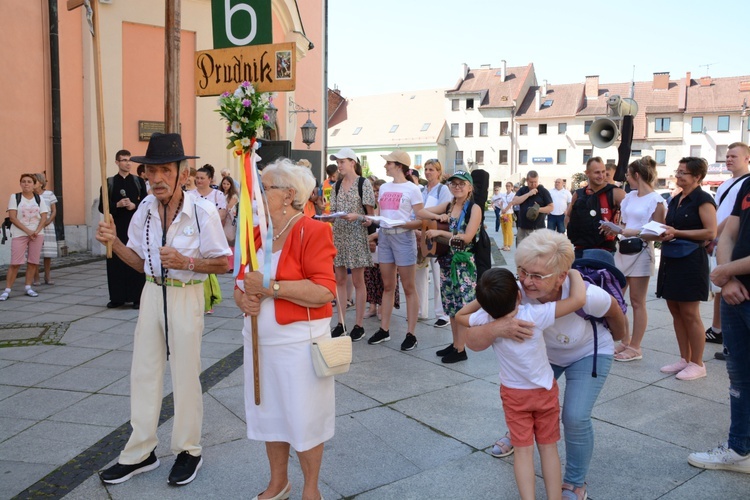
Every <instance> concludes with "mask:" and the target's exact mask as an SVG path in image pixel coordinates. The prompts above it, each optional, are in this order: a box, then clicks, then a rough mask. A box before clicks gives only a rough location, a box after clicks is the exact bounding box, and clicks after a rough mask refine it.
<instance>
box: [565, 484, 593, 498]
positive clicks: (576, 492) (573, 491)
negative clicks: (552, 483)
mask: <svg viewBox="0 0 750 500" xmlns="http://www.w3.org/2000/svg"><path fill="white" fill-rule="evenodd" d="M588 497H589V495H588V492H587V491H586V483H583V486H579V487H577V488H576V487H575V486H573V485H572V484H568V483H563V484H562V498H563V500H587V499H588Z"/></svg>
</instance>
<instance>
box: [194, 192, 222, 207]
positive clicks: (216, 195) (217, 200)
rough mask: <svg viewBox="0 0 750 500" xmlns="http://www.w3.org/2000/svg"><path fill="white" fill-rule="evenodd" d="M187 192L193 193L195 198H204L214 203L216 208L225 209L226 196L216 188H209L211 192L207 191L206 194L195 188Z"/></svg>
mask: <svg viewBox="0 0 750 500" xmlns="http://www.w3.org/2000/svg"><path fill="white" fill-rule="evenodd" d="M189 192H190V193H192V194H194V195H195V197H196V198H203V199H204V200H208V201H210V202H212V203H213V204H214V205H216V209H217V210H226V209H227V197H226V196H224V193H222V192H221V191H219V190H218V189H211V192H209V193H208V194H207V195H206V196H203V195H202V194H200V193H199V192H198V189H197V188H196V189H191V190H190V191H189Z"/></svg>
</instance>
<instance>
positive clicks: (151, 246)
mask: <svg viewBox="0 0 750 500" xmlns="http://www.w3.org/2000/svg"><path fill="white" fill-rule="evenodd" d="M183 196H184V199H183V202H182V209H181V210H180V212H179V213H178V214H177V218H176V219H175V220H174V222H172V224H171V225H170V226H169V229H167V246H170V247H172V248H175V249H176V250H177V251H178V252H180V253H181V254H182V255H184V256H186V257H192V258H206V259H212V258H216V257H221V256H227V255H231V254H232V252H231V251H230V250H229V246H228V245H227V237H226V236H225V235H224V228H223V227H222V225H221V220H220V219H219V212H218V211H217V210H216V207H215V206H214V204H213V203H212V202H210V201H208V200H205V199H203V198H201V197H200V196H194V195H193V194H192V193H191V192H190V191H188V192H186V193H183ZM222 196H223V195H222ZM149 214H150V215H149ZM163 214H164V209H163V208H162V205H161V203H160V202H159V200H157V199H156V197H155V196H154V195H148V196H147V197H146V198H144V200H143V201H142V202H141V204H140V205H138V209H137V210H136V212H135V214H134V215H133V219H132V220H131V221H130V227H129V228H128V238H129V239H128V244H127V246H128V248H132V249H133V250H134V251H135V253H137V254H138V256H139V257H140V258H142V259H143V272H145V273H146V275H147V276H155V277H157V278H160V277H161V258H160V256H159V248H160V247H161V246H162V244H161V238H162V234H164V231H163V230H162V227H163V226H162V219H161V217H162V215H163ZM196 215H197V216H198V220H197V222H196V219H195V217H196ZM199 227H200V229H199ZM167 277H169V278H173V279H176V280H180V281H183V282H186V281H190V280H205V279H206V278H207V277H208V275H206V274H204V273H196V272H194V271H188V270H187V269H179V270H178V269H170V270H169V271H168V274H167Z"/></svg>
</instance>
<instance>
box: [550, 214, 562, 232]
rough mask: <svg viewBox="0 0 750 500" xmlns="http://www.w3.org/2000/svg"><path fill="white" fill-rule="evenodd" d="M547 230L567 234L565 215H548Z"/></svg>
mask: <svg viewBox="0 0 750 500" xmlns="http://www.w3.org/2000/svg"><path fill="white" fill-rule="evenodd" d="M547 229H551V230H553V231H557V232H558V233H564V232H565V214H560V215H552V214H547Z"/></svg>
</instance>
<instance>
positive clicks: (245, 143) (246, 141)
mask: <svg viewBox="0 0 750 500" xmlns="http://www.w3.org/2000/svg"><path fill="white" fill-rule="evenodd" d="M240 144H242V147H243V148H247V147H250V138H249V137H243V138H242V139H240Z"/></svg>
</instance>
